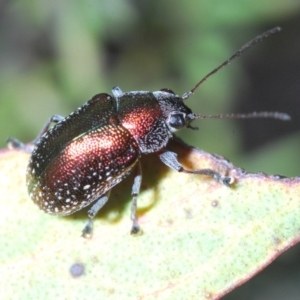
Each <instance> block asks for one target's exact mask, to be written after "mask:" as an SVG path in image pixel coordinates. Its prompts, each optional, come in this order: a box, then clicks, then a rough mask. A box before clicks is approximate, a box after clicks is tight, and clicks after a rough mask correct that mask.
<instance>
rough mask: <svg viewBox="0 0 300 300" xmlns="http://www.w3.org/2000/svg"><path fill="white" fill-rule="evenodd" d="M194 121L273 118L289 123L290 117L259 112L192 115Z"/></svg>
mask: <svg viewBox="0 0 300 300" xmlns="http://www.w3.org/2000/svg"><path fill="white" fill-rule="evenodd" d="M194 118H195V119H253V118H274V119H277V120H281V121H289V120H291V117H290V116H289V115H288V114H285V113H280V112H270V111H261V112H253V113H249V114H221V115H216V116H204V115H200V114H195V115H194Z"/></svg>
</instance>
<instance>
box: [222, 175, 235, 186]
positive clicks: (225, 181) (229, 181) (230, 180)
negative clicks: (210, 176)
mask: <svg viewBox="0 0 300 300" xmlns="http://www.w3.org/2000/svg"><path fill="white" fill-rule="evenodd" d="M219 181H220V182H221V183H222V184H224V185H225V186H227V187H229V188H231V186H232V184H233V182H234V179H233V177H230V176H224V177H220V179H219Z"/></svg>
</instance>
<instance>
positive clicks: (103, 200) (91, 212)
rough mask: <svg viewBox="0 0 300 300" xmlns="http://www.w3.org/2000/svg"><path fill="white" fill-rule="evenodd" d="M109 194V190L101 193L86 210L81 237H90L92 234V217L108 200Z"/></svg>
mask: <svg viewBox="0 0 300 300" xmlns="http://www.w3.org/2000/svg"><path fill="white" fill-rule="evenodd" d="M109 195H110V190H109V191H108V192H106V193H105V194H104V195H102V196H101V197H100V198H99V199H98V200H96V202H95V203H94V204H93V206H92V207H91V208H90V209H89V211H88V217H89V219H88V222H87V224H86V225H85V227H84V228H83V230H82V237H84V238H90V237H91V236H92V234H93V219H94V217H95V216H96V214H97V213H98V211H99V210H100V209H101V208H102V207H103V206H104V204H105V203H106V202H107V201H108V198H109Z"/></svg>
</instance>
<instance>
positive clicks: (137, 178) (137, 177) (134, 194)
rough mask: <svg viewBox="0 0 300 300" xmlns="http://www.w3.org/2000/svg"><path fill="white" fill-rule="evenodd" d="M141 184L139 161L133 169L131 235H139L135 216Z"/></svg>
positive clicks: (138, 226) (139, 230)
mask: <svg viewBox="0 0 300 300" xmlns="http://www.w3.org/2000/svg"><path fill="white" fill-rule="evenodd" d="M141 183H142V168H141V163H140V160H139V161H138V163H137V166H136V167H135V176H134V181H133V185H132V192H131V195H132V203H131V216H130V217H131V221H132V227H131V231H130V233H131V234H139V233H141V228H140V225H139V223H138V220H137V216H136V209H137V197H138V195H139V193H140V187H141Z"/></svg>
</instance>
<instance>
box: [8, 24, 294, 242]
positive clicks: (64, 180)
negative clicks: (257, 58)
mask: <svg viewBox="0 0 300 300" xmlns="http://www.w3.org/2000/svg"><path fill="white" fill-rule="evenodd" d="M279 30H280V29H279V28H274V29H272V30H270V31H267V32H266V33H264V34H263V35H261V36H258V37H256V38H255V39H254V40H252V41H251V42H249V43H248V44H246V45H245V46H243V47H242V48H241V49H240V50H239V51H238V52H237V53H235V54H234V55H233V56H232V57H231V58H230V59H229V60H227V61H226V62H224V63H223V64H221V65H220V66H219V67H218V68H216V69H215V70H213V71H212V72H210V73H209V74H208V75H207V76H205V77H204V78H203V79H202V80H201V81H199V82H198V83H197V85H196V86H195V87H194V88H193V89H192V90H191V91H189V92H187V93H185V94H184V95H183V96H182V97H180V96H178V95H176V94H174V93H173V92H172V91H171V90H168V89H163V90H160V91H156V92H148V91H136V92H127V93H123V92H122V91H121V89H120V88H119V87H115V88H113V90H112V96H111V95H108V94H105V93H101V94H98V95H96V96H94V97H93V98H92V99H91V100H90V101H88V102H87V103H86V104H84V105H83V106H81V107H79V108H78V109H77V110H76V111H74V112H73V113H71V114H70V115H69V116H67V117H66V118H63V117H60V116H57V115H55V116H53V117H52V118H51V119H50V120H49V121H48V122H47V124H46V125H45V127H44V128H43V130H42V132H41V133H40V135H39V136H38V137H37V139H36V140H35V141H34V144H35V148H34V150H33V151H32V153H31V157H30V160H29V164H28V168H27V177H26V180H27V187H28V192H29V195H30V197H31V199H32V200H33V201H34V202H35V203H36V204H37V205H38V206H39V207H40V208H41V209H42V210H44V211H45V212H46V213H49V214H52V215H58V216H66V215H69V214H72V213H74V212H76V211H78V210H80V209H82V208H83V207H85V206H87V205H90V204H92V203H93V205H92V207H91V208H90V210H89V211H88V217H89V221H88V223H87V225H86V226H85V228H84V229H83V236H85V237H87V236H90V235H91V234H92V228H93V218H94V217H95V215H96V214H97V212H98V211H99V210H100V209H101V208H102V207H103V205H104V204H105V203H106V202H107V201H108V198H109V194H110V190H111V188H112V187H114V186H115V185H116V184H118V183H119V182H120V181H122V180H123V179H124V178H125V177H127V176H128V175H129V174H130V173H131V172H132V171H134V172H135V173H134V174H135V176H134V182H133V186H132V196H133V200H132V206H131V220H132V229H131V233H138V232H139V231H140V227H139V225H138V222H137V217H136V208H137V196H138V194H139V191H140V186H141V181H142V172H141V166H140V157H141V154H143V153H145V154H148V153H157V154H158V156H159V157H160V159H161V161H162V162H163V163H164V164H166V165H167V166H169V167H170V168H171V169H173V170H175V171H178V172H184V173H190V174H202V175H207V176H211V177H213V178H214V179H215V180H218V181H219V182H221V183H222V184H224V185H226V186H230V185H231V184H232V183H233V178H231V177H227V176H222V175H221V174H219V173H217V172H215V171H213V170H210V169H198V170H186V169H184V168H183V167H182V165H181V164H180V163H179V162H178V160H177V155H176V153H174V152H172V151H170V150H168V142H169V140H170V139H171V138H172V136H173V133H174V132H175V131H177V130H179V129H182V128H184V127H187V128H192V129H195V128H193V127H192V126H191V122H192V121H193V120H195V119H205V118H257V117H263V118H266V117H271V118H276V119H280V120H288V119H289V116H288V115H286V114H283V113H277V112H261V113H251V114H237V115H219V116H202V115H199V114H194V113H193V112H192V111H191V109H189V108H188V107H187V106H186V105H185V104H184V102H183V101H184V100H186V99H187V98H188V97H189V96H190V95H191V94H193V93H194V91H195V90H196V89H197V88H198V87H199V86H200V84H201V83H202V82H204V81H205V80H206V79H207V78H208V77H209V76H211V75H212V74H214V73H216V72H217V71H218V70H219V69H220V68H222V67H224V66H225V65H227V64H228V63H229V62H230V61H231V60H232V59H234V58H235V57H237V56H239V55H240V54H241V53H242V52H243V51H245V50H246V49H248V48H250V47H251V46H252V45H253V44H254V43H257V42H259V41H261V40H262V39H263V38H266V37H267V36H269V35H271V34H274V33H276V32H278V31H279ZM52 123H56V124H55V125H54V126H53V127H52V128H50V125H51V124H52ZM49 128H50V129H49ZM9 144H10V145H12V146H13V147H17V148H22V149H25V150H28V148H27V146H26V145H24V144H22V143H20V142H19V141H17V140H15V139H12V138H10V139H9Z"/></svg>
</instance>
